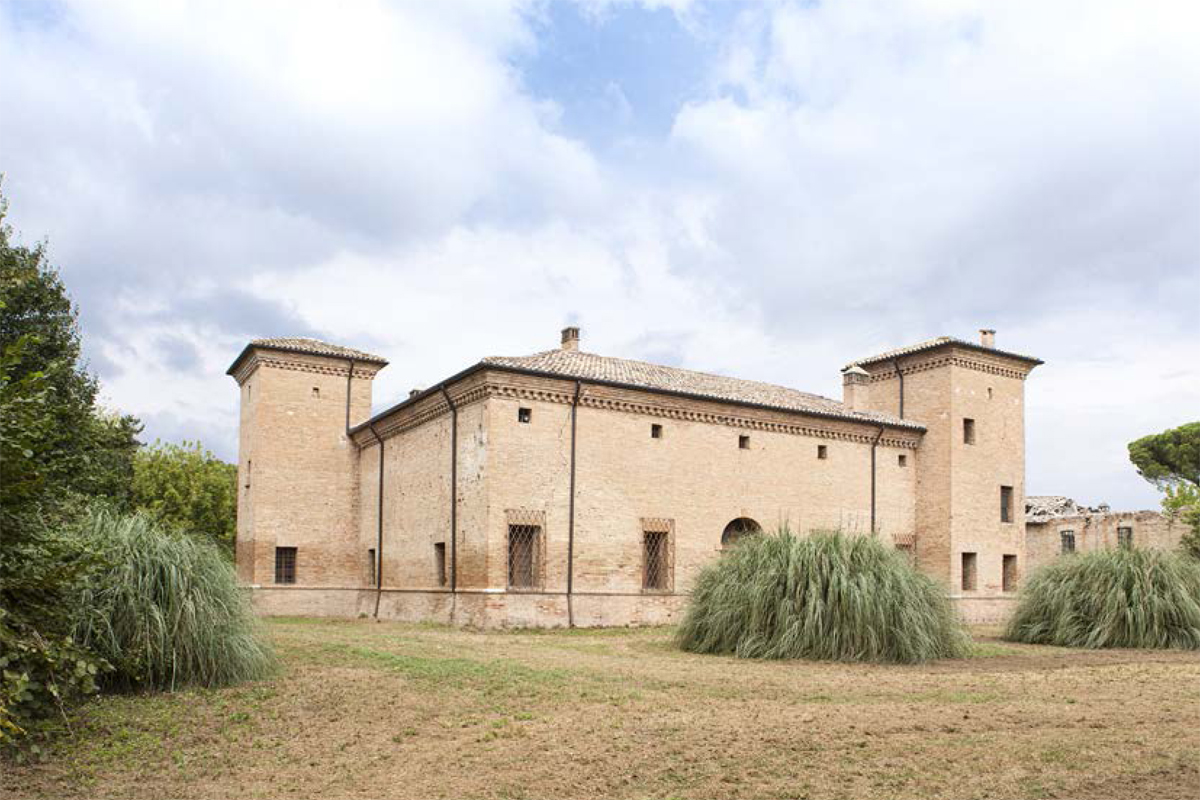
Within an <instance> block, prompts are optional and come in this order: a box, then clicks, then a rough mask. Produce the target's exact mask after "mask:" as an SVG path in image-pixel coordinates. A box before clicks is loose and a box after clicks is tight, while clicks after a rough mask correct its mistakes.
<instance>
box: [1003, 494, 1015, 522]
mask: <svg viewBox="0 0 1200 800" xmlns="http://www.w3.org/2000/svg"><path fill="white" fill-rule="evenodd" d="M1000 521H1001V522H1012V521H1013V488H1012V487H1011V486H1001V487H1000Z"/></svg>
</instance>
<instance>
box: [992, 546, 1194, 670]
mask: <svg viewBox="0 0 1200 800" xmlns="http://www.w3.org/2000/svg"><path fill="white" fill-rule="evenodd" d="M1005 638H1006V639H1008V640H1010V641H1014V642H1026V643H1028V644H1053V645H1059V646H1063V647H1089V648H1098V647H1145V648H1150V647H1153V648H1182V649H1188V650H1196V649H1200V563H1197V562H1195V561H1193V560H1190V559H1187V558H1184V557H1181V556H1179V555H1177V554H1175V553H1169V552H1164V551H1159V550H1124V549H1122V550H1100V551H1097V552H1094V553H1087V554H1080V555H1071V556H1064V557H1062V558H1058V559H1056V560H1054V561H1053V562H1051V563H1049V564H1047V565H1046V566H1044V567H1042V568H1041V569H1039V570H1038V571H1037V572H1035V573H1034V574H1032V575H1031V576H1029V578H1028V579H1027V580H1026V581H1025V585H1024V586H1023V587H1022V589H1021V594H1020V598H1019V601H1018V603H1017V609H1016V611H1015V612H1014V614H1013V616H1012V618H1011V619H1010V620H1009V623H1008V628H1007V630H1006V631H1005Z"/></svg>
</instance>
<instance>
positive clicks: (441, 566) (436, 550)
mask: <svg viewBox="0 0 1200 800" xmlns="http://www.w3.org/2000/svg"><path fill="white" fill-rule="evenodd" d="M433 560H434V567H435V568H436V569H437V582H438V586H445V585H446V543H445V542H434V544H433Z"/></svg>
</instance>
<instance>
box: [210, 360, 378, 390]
mask: <svg viewBox="0 0 1200 800" xmlns="http://www.w3.org/2000/svg"><path fill="white" fill-rule="evenodd" d="M259 367H265V368H268V369H286V370H292V371H294V372H312V373H316V374H320V375H337V376H340V377H343V378H345V377H349V375H350V363H349V362H341V363H339V362H337V361H333V360H329V361H324V362H323V363H322V362H318V361H315V360H314V361H306V360H301V359H296V358H288V357H287V356H286V355H273V354H271V353H266V352H258V353H252V354H251V355H250V356H248V357H247V358H244V359H242V362H241V363H240V364H239V365H238V368H237V369H236V370H234V371H233V372H232V373H231V374H232V375H233V379H234V380H235V381H237V382H238V385H239V386H240V385H241V384H243V383H245V382H246V379H247V378H249V377H250V376H251V375H252V374H253V373H254V371H255V370H256V369H258V368H259ZM377 372H379V365H378V364H372V363H367V362H362V363H359V362H356V363H355V364H354V377H355V378H359V379H362V380H367V381H370V380H374V379H375V373H377Z"/></svg>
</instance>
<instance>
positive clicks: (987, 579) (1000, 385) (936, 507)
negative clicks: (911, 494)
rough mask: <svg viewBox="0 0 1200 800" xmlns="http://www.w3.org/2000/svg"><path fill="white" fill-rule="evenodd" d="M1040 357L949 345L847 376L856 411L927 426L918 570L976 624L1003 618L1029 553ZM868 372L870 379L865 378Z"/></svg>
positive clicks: (878, 361) (860, 367) (989, 335)
mask: <svg viewBox="0 0 1200 800" xmlns="http://www.w3.org/2000/svg"><path fill="white" fill-rule="evenodd" d="M1041 363H1042V362H1041V361H1040V360H1039V359H1036V358H1031V357H1029V356H1023V355H1019V354H1016V353H1009V352H1005V351H1002V350H997V349H996V347H995V332H994V331H991V330H984V331H981V340H980V343H979V344H974V343H971V342H965V341H962V340H959V339H952V338H950V337H940V338H937V339H932V340H930V341H927V342H922V343H920V344H917V345H913V346H911V347H906V348H901V349H898V350H893V351H890V352H888V353H883V354H881V355H878V356H873V357H871V358H867V359H862V360H860V361H856V362H854V363H853V364H850V365H849V366H847V368H846V386H847V394H846V397H847V403H848V404H850V405H851V407H852V408H853V409H854V410H862V411H882V412H886V413H890V414H895V415H897V416H900V417H903V418H905V419H910V420H912V421H914V422H919V423H921V424H922V425H924V426H925V427H926V433H925V436H924V439H923V440H922V443H921V446H920V451H919V457H918V459H917V463H916V466H917V502H916V516H917V526H916V528H917V530H916V543H915V554H916V559H917V565H918V566H919V567H920V568H921V569H922V570H923V571H924V572H926V573H927V574H929V575H931V576H934V577H936V578H937V579H939V580H940V581H942V582H943V583H944V584H945V585H946V586H947V588H948V590H949V593H950V596H951V597H953V598H955V599H956V601H958V606H959V608H960V610H961V611H962V612H963V614H964V616H965V617H966V618H967V619H969V620H973V621H988V620H991V619H995V618H999V617H1001V616H1002V615H1003V614H1004V613H1005V610H1006V607H1007V602H1006V601H1007V600H1008V599H1010V598H1011V597H1012V596H1013V593H1014V592H1015V591H1016V586H1017V583H1018V581H1019V577H1020V574H1021V571H1022V567H1023V562H1024V553H1025V378H1026V377H1027V376H1028V374H1029V372H1030V371H1031V370H1032V369H1033V368H1034V367H1036V366H1037V365H1038V364H1041ZM864 373H865V374H864Z"/></svg>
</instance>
